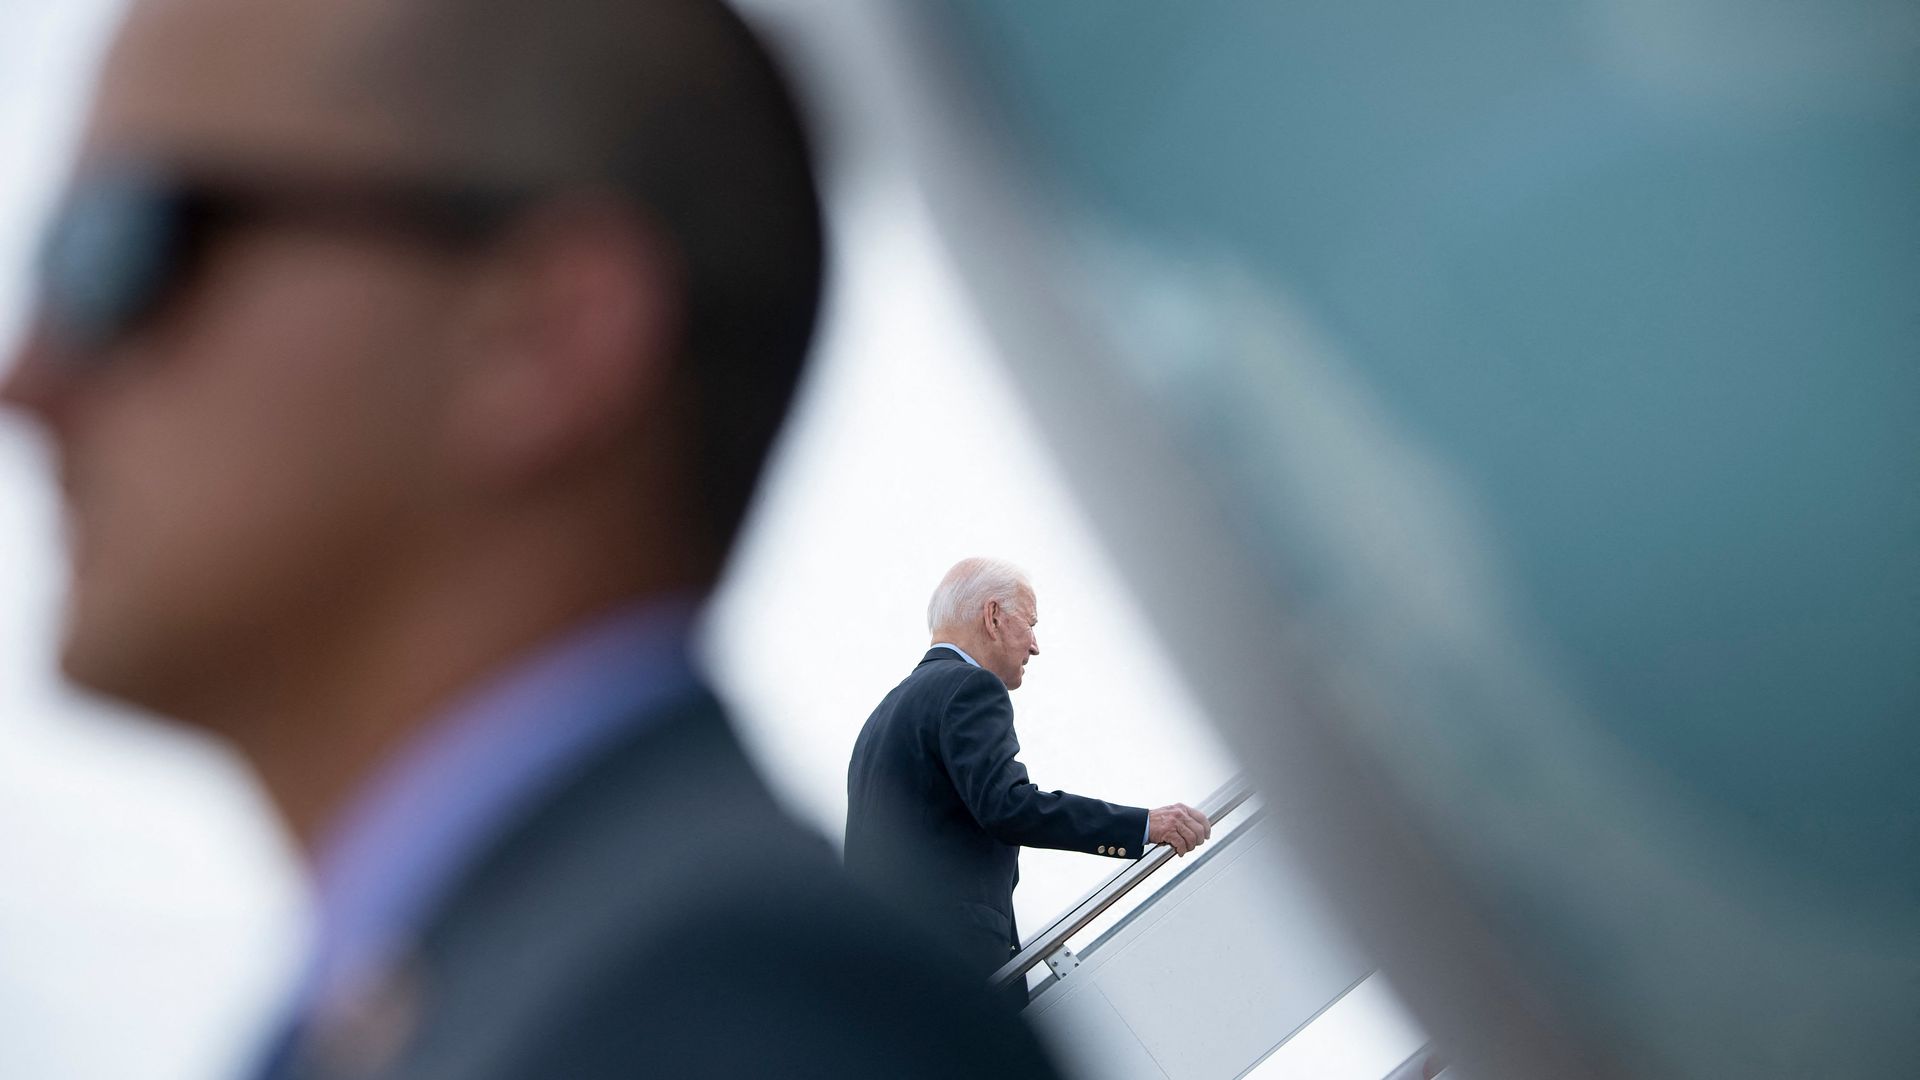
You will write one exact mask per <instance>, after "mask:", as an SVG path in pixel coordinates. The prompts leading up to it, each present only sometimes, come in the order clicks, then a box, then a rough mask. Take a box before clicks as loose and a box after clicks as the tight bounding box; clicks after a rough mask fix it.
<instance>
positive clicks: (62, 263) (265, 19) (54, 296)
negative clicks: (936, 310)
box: [4, 0, 1045, 1078]
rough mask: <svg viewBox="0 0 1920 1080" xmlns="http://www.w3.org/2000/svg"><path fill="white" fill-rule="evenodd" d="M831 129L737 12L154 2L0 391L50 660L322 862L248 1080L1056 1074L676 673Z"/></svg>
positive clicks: (99, 107)
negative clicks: (35, 556)
mask: <svg viewBox="0 0 1920 1080" xmlns="http://www.w3.org/2000/svg"><path fill="white" fill-rule="evenodd" d="M820 243H821V240H820V225H819V220H818V209H817V205H816V198H815V193H814V187H813V181H812V175H811V170H810V165H809V162H808V156H807V148H806V145H805V140H804V138H803V135H802V131H801V127H800V124H799V123H798V120H797V118H796V116H795V115H794V109H793V106H792V104H791V103H790V102H789V100H788V98H787V94H786V91H785V89H784V87H783V85H782V82H781V80H780V78H779V76H778V75H777V73H776V71H775V69H774V67H773V66H772V64H771V63H770V61H769V60H768V58H767V57H766V56H765V55H764V54H763V53H762V51H761V50H760V47H759V46H758V45H757V44H756V43H755V41H754V40H753V39H752V37H751V36H750V35H749V34H748V32H747V31H746V28H745V27H744V26H742V25H741V24H740V23H739V22H738V21H737V19H736V18H735V17H734V16H732V15H731V14H730V13H729V12H727V11H726V10H725V9H724V8H722V7H721V6H719V5H718V4H716V3H710V2H694V0H672V2H667V0H648V2H647V3H642V4H634V3H614V2H596V0H560V2H547V3H542V4H537V5H536V4H532V3H519V2H511V0H498V2H489V0H408V2H403V3H394V2H390V0H386V2H383V0H349V2H344V3H329V4H317V3H303V2H296V0H276V2H261V0H145V2H139V3H136V4H135V6H134V7H133V9H132V12H131V15H130V17H129V19H128V21H127V23H126V25H125V26H124V28H123V29H122V31H121V34H120V36H119V38H118V40H117V42H116V45H115V47H114V49H113V51H112V54H111V56H110V59H109V61H108V64H107V67H106V69H105V74H104V76H103V81H102V84H101V86H100V89H99V94H98V99H97V102H96V105H95V109H94V112H93V114H92V117H91V121H90V124H89V127H88V130H87V133H86V138H85V142H84V147H83V151H82V156H81V160H80V163H79V165H78V168H77V171H76V176H75V180H74V183H73V187H72V191H71V193H70V197H69V199H68V202H67V205H66V208H65V209H64V210H63V212H62V213H61V215H60V217H59V219H58V220H57V221H56V223H55V226H54V229H53V230H52V233H51V236H50V241H49V246H48V252H47V262H46V264H45V268H44V273H43V279H42V282H41V284H42V289H41V307H40V315H39V320H38V323H37V326H36V329H35V331H34V333H33V334H32V336H31V337H30V340H29V341H28V342H27V343H26V345H25V347H24V349H23V350H22V353H21V355H20V356H19V357H18V358H17V359H16V363H15V366H14V368H13V370H12V371H11V373H10V374H9V376H8V379H7V382H6V384H5V388H4V397H5V400H6V401H7V402H8V403H9V404H10V405H12V406H13V407H15V408H18V409H20V410H23V411H25V412H28V413H30V414H32V415H33V416H34V417H36V418H37V419H38V420H39V421H41V423H42V424H43V425H44V427H45V429H46V431H47V433H48V434H49V436H50V438H51V441H52V443H53V446H54V449H55V451H56V453H57V457H58V461H59V466H60V479H61V483H62V486H63V488H64V491H65V495H66V497H67V501H68V504H69V506H70V509H71V532H72V535H71V545H72V556H73V564H74V581H73V588H72V595H71V599H70V606H69V620H68V622H69V625H68V632H67V639H66V642H65V645H64V651H63V665H64V667H65V669H66V671H67V673H68V674H69V676H70V677H71V678H72V679H73V680H74V681H76V682H77V683H79V684H81V685H83V686H86V687H89V688H91V689H93V690H96V691H98V692H100V693H103V694H106V695H109V696H112V697H115V698H118V699H121V700H124V701H127V702H131V703H133V704H136V705H139V706H142V707H145V708H148V709H151V710H154V711H156V712H159V713H162V714H166V715H169V716H173V717H177V718H179V719H181V720H183V721H185V722H187V723H189V724H192V725H194V726H196V727H200V728H203V729H206V730H209V731H212V732H216V733H218V734H220V735H223V736H225V737H227V738H228V739H230V740H231V741H232V742H233V743H235V744H236V745H237V746H238V747H239V748H240V750H241V751H242V752H243V753H244V754H245V755H246V757H247V758H248V759H249V760H250V761H251V763H252V764H253V765H254V766H255V767H256V768H257V770H258V772H259V775H260V777H261V779H262V780H263V781H264V783H265V786H266V788H267V790H268V792H269V793H270V794H271V796H272V798H273V799H274V800H275V802H276V803H277V804H278V807H279V809H280V810H281V811H282V812H283V814H284V816H285V818H286V821H287V823H288V825H289V826H290V827H291V830H292V832H293V834H294V835H295V837H296V838H297V840H298V841H299V843H300V844H301V846H302V847H303V848H304V850H305V853H306V854H307V855H308V856H309V857H310V858H311V860H312V863H313V866H314V869H315V875H316V885H317V890H318V897H317V899H318V912H319V925H318V927H317V946H316V949H315V951H314V955H313V958H312V963H311V966H310V970H309V971H308V973H307V976H306V978H305V979H304V980H303V982H302V984H301V986H300V987H299V990H298V992H297V995H296V997H295V1000H294V1003H293V1005H292V1007H291V1009H290V1010H289V1016H288V1020H287V1023H286V1025H285V1027H284V1030H283V1031H282V1032H281V1034H280V1035H279V1036H278V1037H277V1038H275V1039H274V1040H272V1041H271V1047H270V1051H269V1052H268V1053H267V1054H265V1055H264V1059H263V1062H262V1064H261V1066H260V1069H259V1071H260V1074H261V1075H264V1076H273V1077H293V1076H303V1077H305V1076H316V1077H317V1076H408V1077H446V1078H469V1077H472V1078H477V1077H501V1078H507V1077H516V1078H517V1077H530V1076H554V1077H560V1076H564V1077H569V1078H582V1077H600V1076H628V1075H635V1074H637V1073H647V1074H651V1075H662V1076H773V1075H779V1076H823V1077H824V1076H834V1077H840V1076H888V1077H894V1076H933V1075H940V1076H982V1075H1007V1074H1011V1075H1037V1074H1044V1072H1045V1069H1044V1065H1043V1064H1042V1063H1041V1062H1040V1059H1039V1057H1038V1054H1037V1051H1036V1049H1035V1048H1034V1046H1033V1045H1032V1043H1031V1041H1030V1039H1029V1038H1028V1036H1026V1035H1025V1034H1024V1033H1023V1032H1022V1031H1020V1030H1018V1029H1017V1028H1016V1027H1015V1026H1014V1025H1012V1024H1009V1023H1007V1022H1006V1021H1004V1020H1002V1019H999V1018H997V1017H996V1016H995V1015H994V1013H993V1011H992V1010H991V1007H990V1006H989V1005H987V1004H986V1003H985V999H984V995H983V992H982V991H981V990H980V988H979V987H977V986H975V985H972V984H969V983H963V982H954V981H948V980H947V979H946V978H945V977H944V976H943V975H942V974H941V973H940V972H938V971H931V972H928V971H921V970H917V965H915V964H914V963H913V962H912V958H913V957H914V955H915V952H914V948H913V945H914V942H913V941H912V940H911V939H907V938H903V937H902V936H901V935H900V934H899V933H898V932H897V931H896V930H895V929H894V928H893V927H892V926H891V925H890V924H889V923H888V922H886V921H885V920H884V919H882V918H880V917H878V916H876V915H875V913H873V912H872V911H870V910H868V908H867V907H866V906H865V904H864V903H863V902H862V901H860V900H859V899H858V898H857V897H856V895H855V894H854V893H853V891H852V890H851V889H850V888H849V887H848V886H846V885H845V884H844V883H843V882H842V880H841V878H840V877H839V875H838V872H837V871H836V870H835V868H834V867H833V865H832V861H831V855H830V852H829V850H828V849H827V848H826V847H825V846H824V844H823V843H821V842H820V841H819V840H818V839H817V838H815V837H812V836H809V835H806V834H804V833H803V832H802V831H801V830H799V829H798V828H797V827H796V826H794V825H793V824H791V823H790V822H789V821H788V820H787V819H786V818H785V817H784V816H782V815H781V814H780V813H779V812H778V811H777V810H776V809H775V807H774V805H773V803H772V801H771V800H770V798H769V797H768V795H767V793H766V792H765V790H764V789H763V788H762V786H761V784H760V783H759V781H758V780H757V778H756V777H755V776H753V774H752V772H751V770H750V768H749V767H748V764H747V762H746V759H745V758H744V757H743V756H742V754H741V752H740V749H739V748H738V746H737V745H736V744H735V742H734V740H733V737H732V735H731V734H730V733H729V730H728V728H727V725H726V723H725V721H724V719H723V717H722V715H721V712H720V708H719V706H718V705H717V703H716V702H715V701H714V700H713V698H712V697H711V695H710V694H709V693H708V691H707V690H706V689H705V688H704V687H703V685H702V683H701V680H700V678H699V677H698V675H697V674H696V673H695V671H694V670H693V667H692V665H691V664H690V662H689V660H688V656H687V648H686V645H687V637H688V627H689V621H690V619H691V618H692V617H693V614H694V612H695V609H696V608H697V606H698V605H699V603H700V601H701V598H702V596H703V595H704V593H705V592H706V591H707V590H708V589H709V587H710V586H711V584H712V583H713V581H714V578H715V576H716V574H717V573H718V570H719V567H720V565H721V562H722V560H723V558H724V555H725V553H726V550H727V547H728V545H729V543H730V541H731V539H732V537H733V535H734V533H735V531H736V530H737V528H738V526H739V523H740V520H741V517H742V514H743V512H744V508H745V507H746V505H747V502H748V498H749V496H750V494H751V491H752V488H753V485H754V482H755V479H756V477H757V475H758V472H759V469H760V465H761V461H762V459H763V457H764V455H765V453H766V450H767V447H768V445H769V443H770V441H771V439H772V437H773V435H774V432H775V429H776V428H777V426H778V424H779V422H780V420H781V417H782V416H783V414H784V412H785V410H786V406H787V402H788V399H789V396H790V393H791V389H792V386H793V384H794V380H795V378H796V376H797V373H798V371H799V368H800V364H801V360H802V357H803V355H804V352H805V350H806V347H807V342H808V338H809V335H810V332H811V326H812V322H813V316H814V308H815V303H816V293H817V285H818V276H819V270H820Z"/></svg>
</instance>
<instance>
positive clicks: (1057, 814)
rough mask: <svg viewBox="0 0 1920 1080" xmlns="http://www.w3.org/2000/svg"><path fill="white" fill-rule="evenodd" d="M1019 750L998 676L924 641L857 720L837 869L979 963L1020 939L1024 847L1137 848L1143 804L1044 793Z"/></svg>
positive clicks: (1129, 855) (1109, 852)
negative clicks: (915, 662)
mask: <svg viewBox="0 0 1920 1080" xmlns="http://www.w3.org/2000/svg"><path fill="white" fill-rule="evenodd" d="M1019 753H1020V741H1019V739H1018V738H1016V737H1015V736H1014V732H1013V702H1012V700H1011V699H1010V698H1009V697H1008V696H1007V687H1006V684H1004V683H1002V682H1001V681H1000V677H999V676H997V675H995V674H994V673H993V672H991V671H987V670H985V669H984V668H978V667H975V666H973V665H972V664H969V663H967V662H966V661H965V660H963V659H961V658H960V656H959V654H957V653H955V652H954V651H953V650H951V649H947V648H934V649H930V650H928V652H927V655H926V656H925V658H923V659H922V660H921V661H920V664H919V666H918V667H916V668H914V669H913V673H912V674H910V675H908V676H907V678H906V680H905V681H903V682H902V683H901V684H900V685H899V686H896V687H894V688H893V691H892V692H891V693H889V694H888V695H887V696H886V698H885V699H884V700H882V701H881V702H880V706H879V707H878V708H876V709H874V710H873V715H872V716H870V717H868V718H867V723H866V727H864V728H862V729H861V731H860V738H859V739H858V741H856V742H855V743H854V746H853V761H852V764H851V765H850V766H849V767H848V770H847V844H846V863H847V869H848V870H849V871H851V872H852V873H853V875H854V877H855V878H856V879H859V880H862V881H866V882H870V883H872V884H873V885H875V886H876V887H878V888H880V889H882V890H884V891H886V892H888V893H890V894H891V895H893V896H895V897H896V898H899V899H901V900H903V901H905V902H906V903H907V904H909V905H911V907H912V908H913V909H914V911H915V913H916V914H917V915H918V916H919V917H920V918H921V919H922V920H923V922H925V923H926V924H927V925H928V927H929V928H930V929H932V930H934V931H935V932H936V933H937V934H939V935H940V936H941V937H942V938H943V939H944V940H946V941H948V942H949V943H950V944H951V945H952V946H954V947H955V948H957V949H959V950H961V951H962V952H964V953H965V954H966V957H967V958H968V959H969V960H970V961H971V966H973V967H974V968H975V969H976V973H978V972H977V969H978V968H983V967H984V968H986V969H987V970H989V971H990V970H992V969H993V968H996V967H998V966H999V965H1000V964H1002V963H1004V962H1005V961H1006V959H1007V955H1008V953H1009V952H1010V951H1011V950H1012V949H1014V948H1017V947H1018V945H1019V941H1020V938H1019V929H1018V927H1017V925H1016V924H1015V922H1014V917H1013V887H1014V884H1015V883H1016V882H1018V881H1019V880H1020V849H1021V848H1022V847H1044V848H1058V849H1061V850H1065V851H1083V852H1086V853H1087V854H1089V855H1106V856H1111V857H1113V858H1122V859H1134V858H1139V857H1140V855H1142V854H1143V852H1142V851H1141V846H1142V839H1143V838H1144V837H1145V835H1146V830H1147V811H1146V810H1145V809H1143V808H1141V807H1137V806H1115V805H1113V804H1112V803H1106V802H1101V801H1100V800H1098V799H1089V798H1084V797H1082V796H1079V795H1069V794H1067V793H1066V792H1064V791H1041V790H1040V789H1039V787H1038V786H1036V785H1035V784H1034V783H1033V782H1032V781H1031V780H1029V779H1028V778H1027V767H1026V766H1025V765H1022V764H1021V763H1020V761H1019V756H1018V755H1019Z"/></svg>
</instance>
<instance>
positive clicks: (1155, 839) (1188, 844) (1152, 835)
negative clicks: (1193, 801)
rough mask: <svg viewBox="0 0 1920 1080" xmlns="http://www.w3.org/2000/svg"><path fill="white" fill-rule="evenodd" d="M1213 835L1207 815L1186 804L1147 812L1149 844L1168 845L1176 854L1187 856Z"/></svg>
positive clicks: (1175, 804)
mask: <svg viewBox="0 0 1920 1080" xmlns="http://www.w3.org/2000/svg"><path fill="white" fill-rule="evenodd" d="M1211 835H1213V826H1212V825H1211V824H1209V823H1208V822H1207V815H1205V814H1203V813H1201V812H1200V811H1198V810H1195V809H1194V808H1193V807H1191V806H1188V805H1187V804H1186V803H1174V804H1173V805H1172V806H1162V807H1160V808H1159V809H1157V810H1149V811H1147V840H1148V842H1150V843H1155V844H1166V845H1167V846H1169V847H1171V848H1173V850H1174V853H1175V854H1179V855H1185V854H1186V853H1187V852H1189V851H1192V850H1193V849H1194V848H1197V847H1199V846H1200V845H1201V844H1203V843H1205V842H1206V840H1207V837H1209V836H1211Z"/></svg>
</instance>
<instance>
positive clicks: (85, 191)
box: [40, 175, 191, 349]
mask: <svg viewBox="0 0 1920 1080" xmlns="http://www.w3.org/2000/svg"><path fill="white" fill-rule="evenodd" d="M188 211H189V207H188V200H187V199H186V197H185V196H183V195H181V194H179V193H177V192H175V191H173V190H171V189H169V188H168V187H166V186H164V185H162V184H159V183H155V182H152V181H150V180H147V179H145V178H141V177H137V176H129V175H114V176H104V177H97V178H93V179H89V180H84V181H82V182H80V183H79V184H77V185H76V186H75V188H74V190H73V192H72V194H71V195H70V197H69V198H68V200H67V203H66V205H65V206H64V207H63V208H62V209H61V210H60V212H59V214H58V215H57V216H56V217H55V218H54V220H53V223H52V225H51V227H50V228H49V230H48V232H47V237H46V244H45V247H44V248H43V250H42V252H41V264H40V304H41V311H42V313H43V316H44V318H45V321H46V326H47V329H48V331H49V332H50V333H51V334H52V335H53V336H54V338H55V339H56V340H57V341H58V342H59V343H60V344H62V345H65V346H68V347H72V348H79V349H86V348H98V347H100V346H103V345H107V344H110V343H111V342H112V341H113V340H114V339H115V338H117V337H119V336H120V335H122V334H124V333H126V332H127V331H128V330H130V329H132V328H133V327H134V326H135V324H137V323H138V322H139V321H140V320H141V319H142V318H144V317H146V316H147V315H149V314H151V313H152V312H153V310H154V309H155V308H156V307H157V306H158V303H159V301H160V299H161V297H162V295H163V294H164V293H165V291H166V288H167V285H168V284H169V282H170V281H171V280H172V279H173V278H174V277H175V276H176V275H177V273H178V271H179V270H180V266H179V263H180V262H181V261H182V260H184V258H185V257H186V255H187V254H188V251H187V249H188V242H189V240H190V237H189V235H188V232H189V228H190V225H191V221H190V216H191V215H190V214H189V212H188Z"/></svg>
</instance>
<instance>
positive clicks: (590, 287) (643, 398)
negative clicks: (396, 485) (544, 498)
mask: <svg viewBox="0 0 1920 1080" xmlns="http://www.w3.org/2000/svg"><path fill="white" fill-rule="evenodd" d="M464 302H465V304H466V306H467V310H463V311H461V312H459V313H458V314H459V316H460V317H461V318H460V319H459V320H458V324H459V325H464V326H465V327H467V328H469V329H468V330H467V331H465V332H464V339H463V340H462V341H460V342H459V343H458V344H457V345H456V351H457V352H459V353H460V354H461V355H456V356H454V357H453V358H452V359H453V362H454V363H455V364H457V365H459V367H460V370H459V372H458V374H457V376H456V379H455V384H456V389H455V392H454V395H453V404H452V413H451V415H450V417H449V428H448V435H449V438H450V440H451V444H452V445H451V450H452V452H453V453H454V455H455V456H456V459H457V462H458V465H459V467H461V468H462V469H465V470H471V473H472V475H473V476H474V478H475V479H476V480H478V481H479V482H481V483H489V484H490V483H514V482H518V481H524V480H526V479H528V478H531V477H536V476H539V475H540V474H542V473H545V472H547V471H548V470H550V469H552V468H553V467H555V466H556V464H558V463H561V462H564V461H566V460H567V459H569V458H571V457H574V456H576V455H578V454H581V453H583V452H592V451H594V450H596V449H599V450H605V449H612V448H615V447H617V445H618V443H619V441H620V440H621V439H623V438H625V437H627V436H628V435H629V434H630V433H631V432H632V431H634V430H635V428H636V427H637V426H638V423H639V417H640V416H642V415H644V414H645V413H646V412H647V411H648V410H649V409H650V408H651V407H653V406H655V405H657V404H658V403H659V402H660V401H661V400H662V399H663V398H664V396H665V395H666V393H667V389H668V384H669V382H670V377H671V375H672V367H673V365H674V363H675V362H676V359H677V356H678V352H679V347H680V341H681V335H682V329H683V314H682V313H683V310H684V289H683V286H682V281H681V274H680V272H679V264H678V260H677V258H676V257H675V254H674V252H673V251H672V249H671V247H670V246H669V245H668V244H666V242H665V241H664V240H663V239H662V237H661V236H660V234H659V232H658V231H657V230H656V229H654V228H653V227H652V226H651V225H650V223H648V222H647V221H646V220H644V218H643V217H642V215H641V214H640V213H638V212H637V211H635V210H633V209H632V208H630V207H629V206H627V205H626V204H624V203H622V202H620V201H618V200H615V199H613V198H611V197H605V198H602V197H581V198H577V199H574V200H570V201H567V202H562V203H556V204H555V205H554V206H552V207H549V208H543V209H540V210H536V211H534V212H533V213H532V214H530V215H529V216H528V218H527V219H526V220H524V221H522V222H520V223H518V224H516V225H515V226H514V227H513V228H512V230H511V232H510V233H509V234H508V235H507V236H505V237H503V238H502V239H501V240H500V242H499V246H498V248H497V250H495V251H494V252H493V253H492V254H490V255H489V256H487V257H486V262H485V263H484V265H483V266H482V268H481V270H480V277H479V278H478V279H477V280H476V281H475V283H474V286H473V288H472V289H471V290H470V292H469V294H468V295H467V296H466V297H465V298H464Z"/></svg>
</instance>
